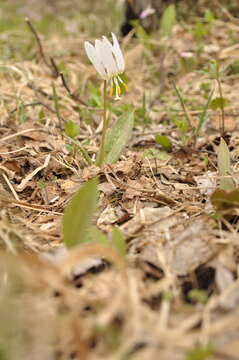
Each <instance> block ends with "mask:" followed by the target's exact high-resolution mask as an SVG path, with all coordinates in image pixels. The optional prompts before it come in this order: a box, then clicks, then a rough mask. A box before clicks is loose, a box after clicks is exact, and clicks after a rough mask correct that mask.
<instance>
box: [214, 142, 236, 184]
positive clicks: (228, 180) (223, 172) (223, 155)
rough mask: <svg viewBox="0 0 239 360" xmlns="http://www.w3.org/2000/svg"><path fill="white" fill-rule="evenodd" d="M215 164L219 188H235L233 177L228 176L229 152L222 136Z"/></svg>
mask: <svg viewBox="0 0 239 360" xmlns="http://www.w3.org/2000/svg"><path fill="white" fill-rule="evenodd" d="M217 165H218V172H219V176H220V177H221V178H220V189H223V190H232V189H234V188H235V185H234V181H233V178H232V177H231V176H230V172H231V166H230V152H229V149H228V146H227V144H226V142H225V141H224V139H223V138H221V141H220V145H219V147H218V153H217Z"/></svg>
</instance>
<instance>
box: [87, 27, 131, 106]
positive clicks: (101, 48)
mask: <svg viewBox="0 0 239 360" xmlns="http://www.w3.org/2000/svg"><path fill="white" fill-rule="evenodd" d="M111 34H112V40H113V44H112V43H111V42H110V41H109V40H108V39H107V37H105V36H103V37H102V39H101V40H95V46H94V45H92V44H91V43H90V42H89V41H85V51H86V54H87V56H88V58H89V59H90V61H91V62H92V64H93V65H94V67H95V69H96V71H97V72H98V73H99V75H100V76H101V77H102V79H103V80H105V81H109V82H110V91H109V95H110V96H112V95H113V94H115V99H119V96H120V94H121V92H122V86H123V87H124V88H125V90H126V91H127V90H128V87H127V85H126V84H125V82H124V81H123V80H122V78H121V76H120V75H121V74H122V73H123V72H124V70H125V61H124V57H123V54H122V51H121V49H120V45H119V42H118V40H117V38H116V36H115V34H114V33H111Z"/></svg>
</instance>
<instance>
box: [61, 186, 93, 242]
mask: <svg viewBox="0 0 239 360" xmlns="http://www.w3.org/2000/svg"><path fill="white" fill-rule="evenodd" d="M96 205H97V180H96V179H92V180H89V181H88V182H86V183H85V184H84V185H82V187H81V188H80V189H79V190H78V191H77V193H76V194H75V195H74V196H73V198H72V199H71V200H70V202H69V204H68V205H67V207H66V208H65V211H64V216H63V240H64V243H65V245H66V246H67V247H72V246H76V245H77V244H79V243H82V242H84V241H85V239H86V237H87V230H88V229H89V226H90V221H91V218H92V216H93V214H94V212H95V210H96Z"/></svg>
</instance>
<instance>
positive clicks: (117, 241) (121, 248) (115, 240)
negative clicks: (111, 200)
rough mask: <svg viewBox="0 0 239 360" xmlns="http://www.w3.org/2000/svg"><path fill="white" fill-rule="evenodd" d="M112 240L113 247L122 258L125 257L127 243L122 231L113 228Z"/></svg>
mask: <svg viewBox="0 0 239 360" xmlns="http://www.w3.org/2000/svg"><path fill="white" fill-rule="evenodd" d="M111 239H112V245H113V247H114V248H115V249H116V250H117V252H118V253H119V254H120V255H121V256H125V255H126V253H127V249H126V242H125V239H124V237H123V235H122V233H121V231H120V230H119V228H117V227H116V226H114V227H113V230H112V233H111Z"/></svg>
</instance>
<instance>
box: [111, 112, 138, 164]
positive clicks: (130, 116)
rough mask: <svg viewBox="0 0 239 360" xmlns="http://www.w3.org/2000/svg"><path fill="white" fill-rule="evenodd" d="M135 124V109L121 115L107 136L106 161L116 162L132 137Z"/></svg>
mask: <svg viewBox="0 0 239 360" xmlns="http://www.w3.org/2000/svg"><path fill="white" fill-rule="evenodd" d="M133 126H134V111H129V112H127V113H125V114H123V115H121V116H120V117H119V118H118V120H117V121H116V122H115V123H114V125H113V126H112V128H111V129H110V130H109V131H108V133H107V137H106V147H105V149H106V151H105V152H106V157H105V161H104V162H105V163H108V164H112V163H114V162H116V161H117V160H118V159H119V157H120V155H121V153H122V151H123V150H124V148H125V146H126V145H127V142H128V140H129V138H130V135H131V132H132V129H133Z"/></svg>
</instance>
